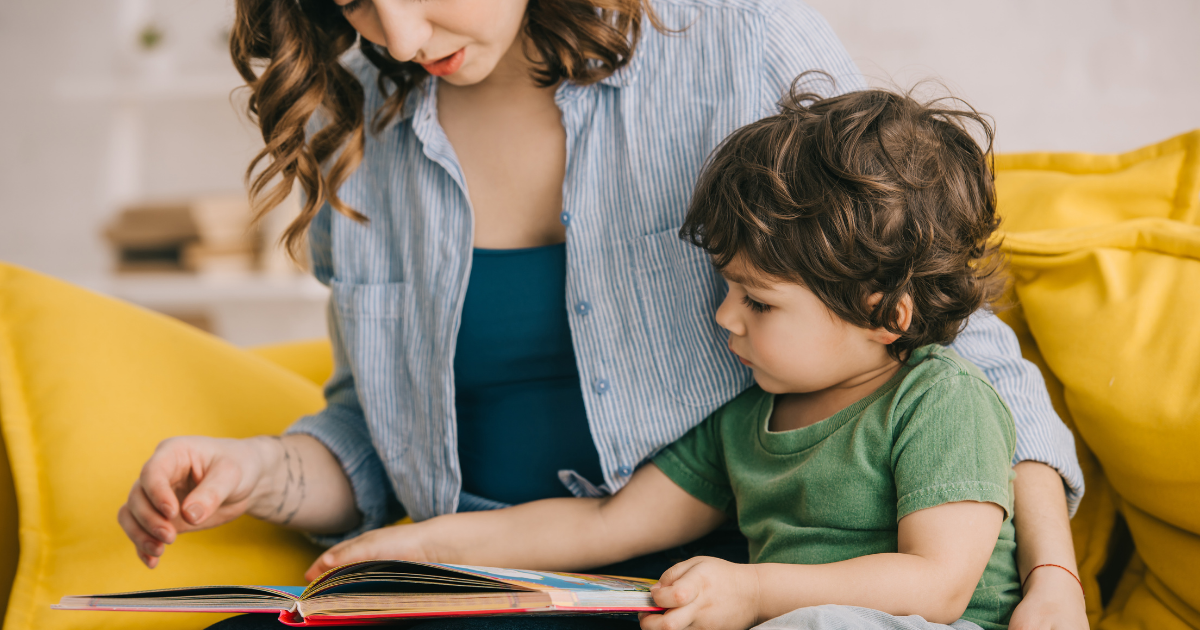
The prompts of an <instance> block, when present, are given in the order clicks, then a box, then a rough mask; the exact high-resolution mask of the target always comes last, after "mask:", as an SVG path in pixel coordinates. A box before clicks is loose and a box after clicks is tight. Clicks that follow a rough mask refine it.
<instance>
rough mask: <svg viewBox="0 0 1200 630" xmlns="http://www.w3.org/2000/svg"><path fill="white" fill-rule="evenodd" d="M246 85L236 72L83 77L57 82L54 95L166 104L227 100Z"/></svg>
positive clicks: (78, 98) (76, 99)
mask: <svg viewBox="0 0 1200 630" xmlns="http://www.w3.org/2000/svg"><path fill="white" fill-rule="evenodd" d="M244 85H245V82H244V81H243V80H242V77H241V76H240V75H239V74H237V73H236V72H233V71H232V70H231V71H228V72H220V73H207V74H169V75H163V76H155V75H147V76H140V77H115V76H99V77H92V76H83V77H68V78H64V79H60V80H59V81H58V82H57V84H56V85H55V92H56V93H57V94H58V95H59V96H60V97H62V98H64V99H68V100H74V101H116V102H138V103H148V102H166V101H179V100H189V99H197V98H227V97H228V96H229V95H230V93H232V92H233V90H235V89H237V88H239V87H242V86H244Z"/></svg>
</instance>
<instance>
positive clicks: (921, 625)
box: [753, 604, 982, 630]
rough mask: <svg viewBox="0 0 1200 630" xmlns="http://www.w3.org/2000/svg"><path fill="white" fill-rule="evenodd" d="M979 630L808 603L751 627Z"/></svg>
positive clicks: (964, 623)
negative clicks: (807, 605)
mask: <svg viewBox="0 0 1200 630" xmlns="http://www.w3.org/2000/svg"><path fill="white" fill-rule="evenodd" d="M950 628H953V629H954V630H982V628H980V627H979V626H977V625H975V624H973V623H971V622H970V621H966V620H965V619H959V620H958V621H955V622H954V623H952V624H950V625H948V626H947V625H944V624H940V623H929V622H928V621H925V619H924V618H922V617H918V616H917V615H910V616H908V617H896V616H893V615H889V614H887V613H885V612H879V611H878V610H871V609H870V608H859V607H857V606H835V605H832V604H830V605H826V606H811V607H809V608H801V609H799V610H793V611H792V612H790V613H788V614H786V615H783V616H781V617H776V618H774V619H772V620H770V621H767V622H766V623H762V624H759V625H757V626H755V627H754V628H753V630H948V629H950Z"/></svg>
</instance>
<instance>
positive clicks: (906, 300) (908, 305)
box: [867, 293, 913, 346]
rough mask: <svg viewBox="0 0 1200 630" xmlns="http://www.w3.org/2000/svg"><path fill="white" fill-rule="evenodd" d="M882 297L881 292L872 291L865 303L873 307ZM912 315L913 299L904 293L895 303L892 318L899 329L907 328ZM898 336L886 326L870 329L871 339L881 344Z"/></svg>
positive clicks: (889, 342) (889, 341)
mask: <svg viewBox="0 0 1200 630" xmlns="http://www.w3.org/2000/svg"><path fill="white" fill-rule="evenodd" d="M882 299H883V294H882V293H873V294H871V297H869V298H867V305H868V306H871V307H874V306H875V305H876V304H878V303H879V301H880V300H882ZM912 316H913V300H912V296H911V295H908V294H905V295H904V297H902V298H900V302H899V303H897V304H896V319H895V320H894V322H895V324H896V328H899V329H900V330H908V327H909V326H911V325H912ZM899 338H900V335H898V334H896V333H894V332H891V331H890V330H888V329H886V328H875V329H873V330H872V331H871V340H872V341H877V342H879V343H881V344H883V345H885V346H886V345H889V344H891V343H892V342H894V341H896V340H897V339H899Z"/></svg>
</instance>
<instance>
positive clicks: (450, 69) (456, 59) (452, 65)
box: [421, 48, 467, 77]
mask: <svg viewBox="0 0 1200 630" xmlns="http://www.w3.org/2000/svg"><path fill="white" fill-rule="evenodd" d="M466 56H467V49H466V48H459V49H458V52H455V53H454V54H452V55H447V56H445V57H442V58H441V59H438V60H437V61H434V62H432V63H423V64H421V67H423V68H425V71H426V72H428V73H429V74H432V75H433V76H435V77H444V76H447V75H451V74H454V73H455V72H458V69H459V68H461V67H462V64H463V59H464V58H466Z"/></svg>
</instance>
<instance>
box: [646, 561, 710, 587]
mask: <svg viewBox="0 0 1200 630" xmlns="http://www.w3.org/2000/svg"><path fill="white" fill-rule="evenodd" d="M703 560H704V556H697V557H695V558H688V559H687V560H684V561H683V562H680V563H678V564H676V565H675V566H673V567H671V568H670V569H667V570H666V571H664V572H663V574H662V577H660V578H658V584H657V586H670V585H671V584H674V583H675V580H678V579H679V578H681V577H683V574H684V573H687V572H688V571H690V570H691V569H692V567H694V566H696V565H697V564H700V562H701V561H703Z"/></svg>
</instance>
